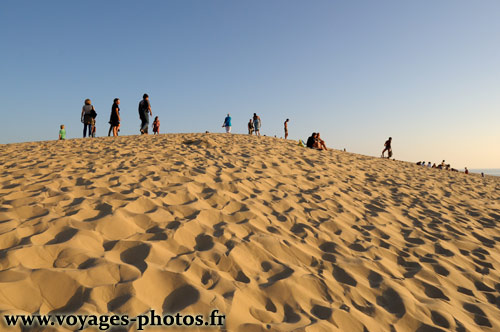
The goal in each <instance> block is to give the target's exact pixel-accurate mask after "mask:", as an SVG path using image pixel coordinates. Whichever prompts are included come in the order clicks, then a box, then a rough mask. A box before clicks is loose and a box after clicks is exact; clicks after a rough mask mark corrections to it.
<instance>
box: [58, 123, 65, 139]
mask: <svg viewBox="0 0 500 332" xmlns="http://www.w3.org/2000/svg"><path fill="white" fill-rule="evenodd" d="M65 139H66V129H64V125H61V130H59V140H65Z"/></svg>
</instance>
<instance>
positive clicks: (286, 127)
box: [285, 119, 290, 139]
mask: <svg viewBox="0 0 500 332" xmlns="http://www.w3.org/2000/svg"><path fill="white" fill-rule="evenodd" d="M288 121H290V119H286V121H285V139H287V138H288Z"/></svg>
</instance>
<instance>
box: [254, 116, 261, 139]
mask: <svg viewBox="0 0 500 332" xmlns="http://www.w3.org/2000/svg"><path fill="white" fill-rule="evenodd" d="M261 124H262V122H261V121H260V116H258V115H257V113H254V114H253V130H254V131H255V135H256V136H260V125H261Z"/></svg>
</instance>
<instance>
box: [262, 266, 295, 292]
mask: <svg viewBox="0 0 500 332" xmlns="http://www.w3.org/2000/svg"><path fill="white" fill-rule="evenodd" d="M294 272H295V271H294V270H293V269H291V268H289V267H288V266H284V270H283V271H281V272H278V273H276V274H275V275H273V276H271V277H270V278H269V279H267V282H266V283H264V284H260V285H259V286H260V287H261V288H266V287H269V286H272V285H274V284H275V283H276V282H277V281H280V280H282V279H286V278H288V277H289V276H291V275H292V274H293V273H294Z"/></svg>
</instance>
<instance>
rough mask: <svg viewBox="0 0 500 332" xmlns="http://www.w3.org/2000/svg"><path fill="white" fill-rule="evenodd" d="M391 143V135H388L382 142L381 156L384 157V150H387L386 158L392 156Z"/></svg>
mask: <svg viewBox="0 0 500 332" xmlns="http://www.w3.org/2000/svg"><path fill="white" fill-rule="evenodd" d="M391 143H392V137H389V139H388V140H387V141H385V143H384V146H385V148H384V150H383V151H382V158H385V157H384V152H385V151H387V159H389V158H391V157H392V148H391Z"/></svg>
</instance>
